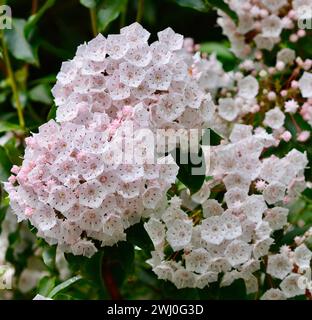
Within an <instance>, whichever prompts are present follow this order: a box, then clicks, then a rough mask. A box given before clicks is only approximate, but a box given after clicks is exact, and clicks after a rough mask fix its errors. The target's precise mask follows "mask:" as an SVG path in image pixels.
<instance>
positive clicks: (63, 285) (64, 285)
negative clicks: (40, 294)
mask: <svg viewBox="0 0 312 320" xmlns="http://www.w3.org/2000/svg"><path fill="white" fill-rule="evenodd" d="M81 279H82V277H81V276H79V275H78V276H74V277H72V278H70V279H68V280H66V281H64V282H62V283H61V284H59V285H58V286H56V287H55V288H54V289H53V290H52V291H51V292H50V293H49V295H48V298H53V297H54V296H55V295H57V294H58V293H59V292H61V291H63V290H65V289H67V288H68V287H70V286H71V285H73V284H74V283H76V282H77V281H79V280H81Z"/></svg>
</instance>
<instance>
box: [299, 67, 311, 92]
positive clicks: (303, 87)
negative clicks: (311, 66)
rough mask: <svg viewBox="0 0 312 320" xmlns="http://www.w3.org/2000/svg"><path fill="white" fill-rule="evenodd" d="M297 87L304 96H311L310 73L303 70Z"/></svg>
mask: <svg viewBox="0 0 312 320" xmlns="http://www.w3.org/2000/svg"><path fill="white" fill-rule="evenodd" d="M299 88H300V91H301V94H302V96H303V97H304V98H311V97H312V73H309V72H304V74H303V76H302V77H301V78H300V80H299Z"/></svg>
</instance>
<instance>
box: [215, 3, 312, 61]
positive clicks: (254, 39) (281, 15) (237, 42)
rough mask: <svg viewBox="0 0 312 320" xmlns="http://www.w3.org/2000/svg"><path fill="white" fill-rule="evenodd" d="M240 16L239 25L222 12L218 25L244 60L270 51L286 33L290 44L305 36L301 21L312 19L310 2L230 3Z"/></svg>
mask: <svg viewBox="0 0 312 320" xmlns="http://www.w3.org/2000/svg"><path fill="white" fill-rule="evenodd" d="M227 2H228V4H229V6H230V8H231V9H232V10H233V11H235V12H237V14H238V19H239V22H238V25H236V24H235V23H234V21H233V20H231V18H230V17H228V16H227V15H226V14H225V13H223V12H222V11H220V12H219V14H220V17H219V18H218V24H219V25H220V26H221V27H222V29H223V33H224V34H225V35H226V36H227V37H228V38H229V40H230V42H231V46H232V51H233V52H234V53H235V55H236V56H237V57H239V58H245V57H247V56H248V55H250V53H251V52H252V51H253V50H255V49H256V50H267V51H271V50H273V48H274V47H275V45H277V44H280V42H281V38H282V36H284V33H286V35H287V37H288V40H289V41H290V42H293V43H295V42H297V41H298V40H299V39H300V38H302V37H304V36H305V35H306V30H305V29H303V28H300V21H302V20H306V19H311V18H312V10H311V8H312V2H311V0H291V1H288V0H246V1H236V0H228V1H227Z"/></svg>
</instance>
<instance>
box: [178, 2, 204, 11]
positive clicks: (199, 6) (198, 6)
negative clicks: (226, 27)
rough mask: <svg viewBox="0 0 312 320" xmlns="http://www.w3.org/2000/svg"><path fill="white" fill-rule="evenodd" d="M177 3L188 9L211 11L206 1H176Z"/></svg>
mask: <svg viewBox="0 0 312 320" xmlns="http://www.w3.org/2000/svg"><path fill="white" fill-rule="evenodd" d="M176 3H177V4H178V5H180V6H181V7H188V8H192V9H194V10H197V11H201V12H207V11H209V6H207V5H206V4H205V1H204V0H176Z"/></svg>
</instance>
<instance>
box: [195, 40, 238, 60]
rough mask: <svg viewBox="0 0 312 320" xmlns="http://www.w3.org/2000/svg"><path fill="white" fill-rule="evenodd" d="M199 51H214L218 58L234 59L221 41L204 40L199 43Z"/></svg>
mask: <svg viewBox="0 0 312 320" xmlns="http://www.w3.org/2000/svg"><path fill="white" fill-rule="evenodd" d="M200 51H201V52H205V53H209V54H211V53H215V54H216V56H217V57H218V58H222V59H226V60H235V57H234V55H233V54H232V52H231V51H230V49H229V47H228V46H227V44H226V43H222V42H205V43H202V44H201V45H200Z"/></svg>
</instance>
